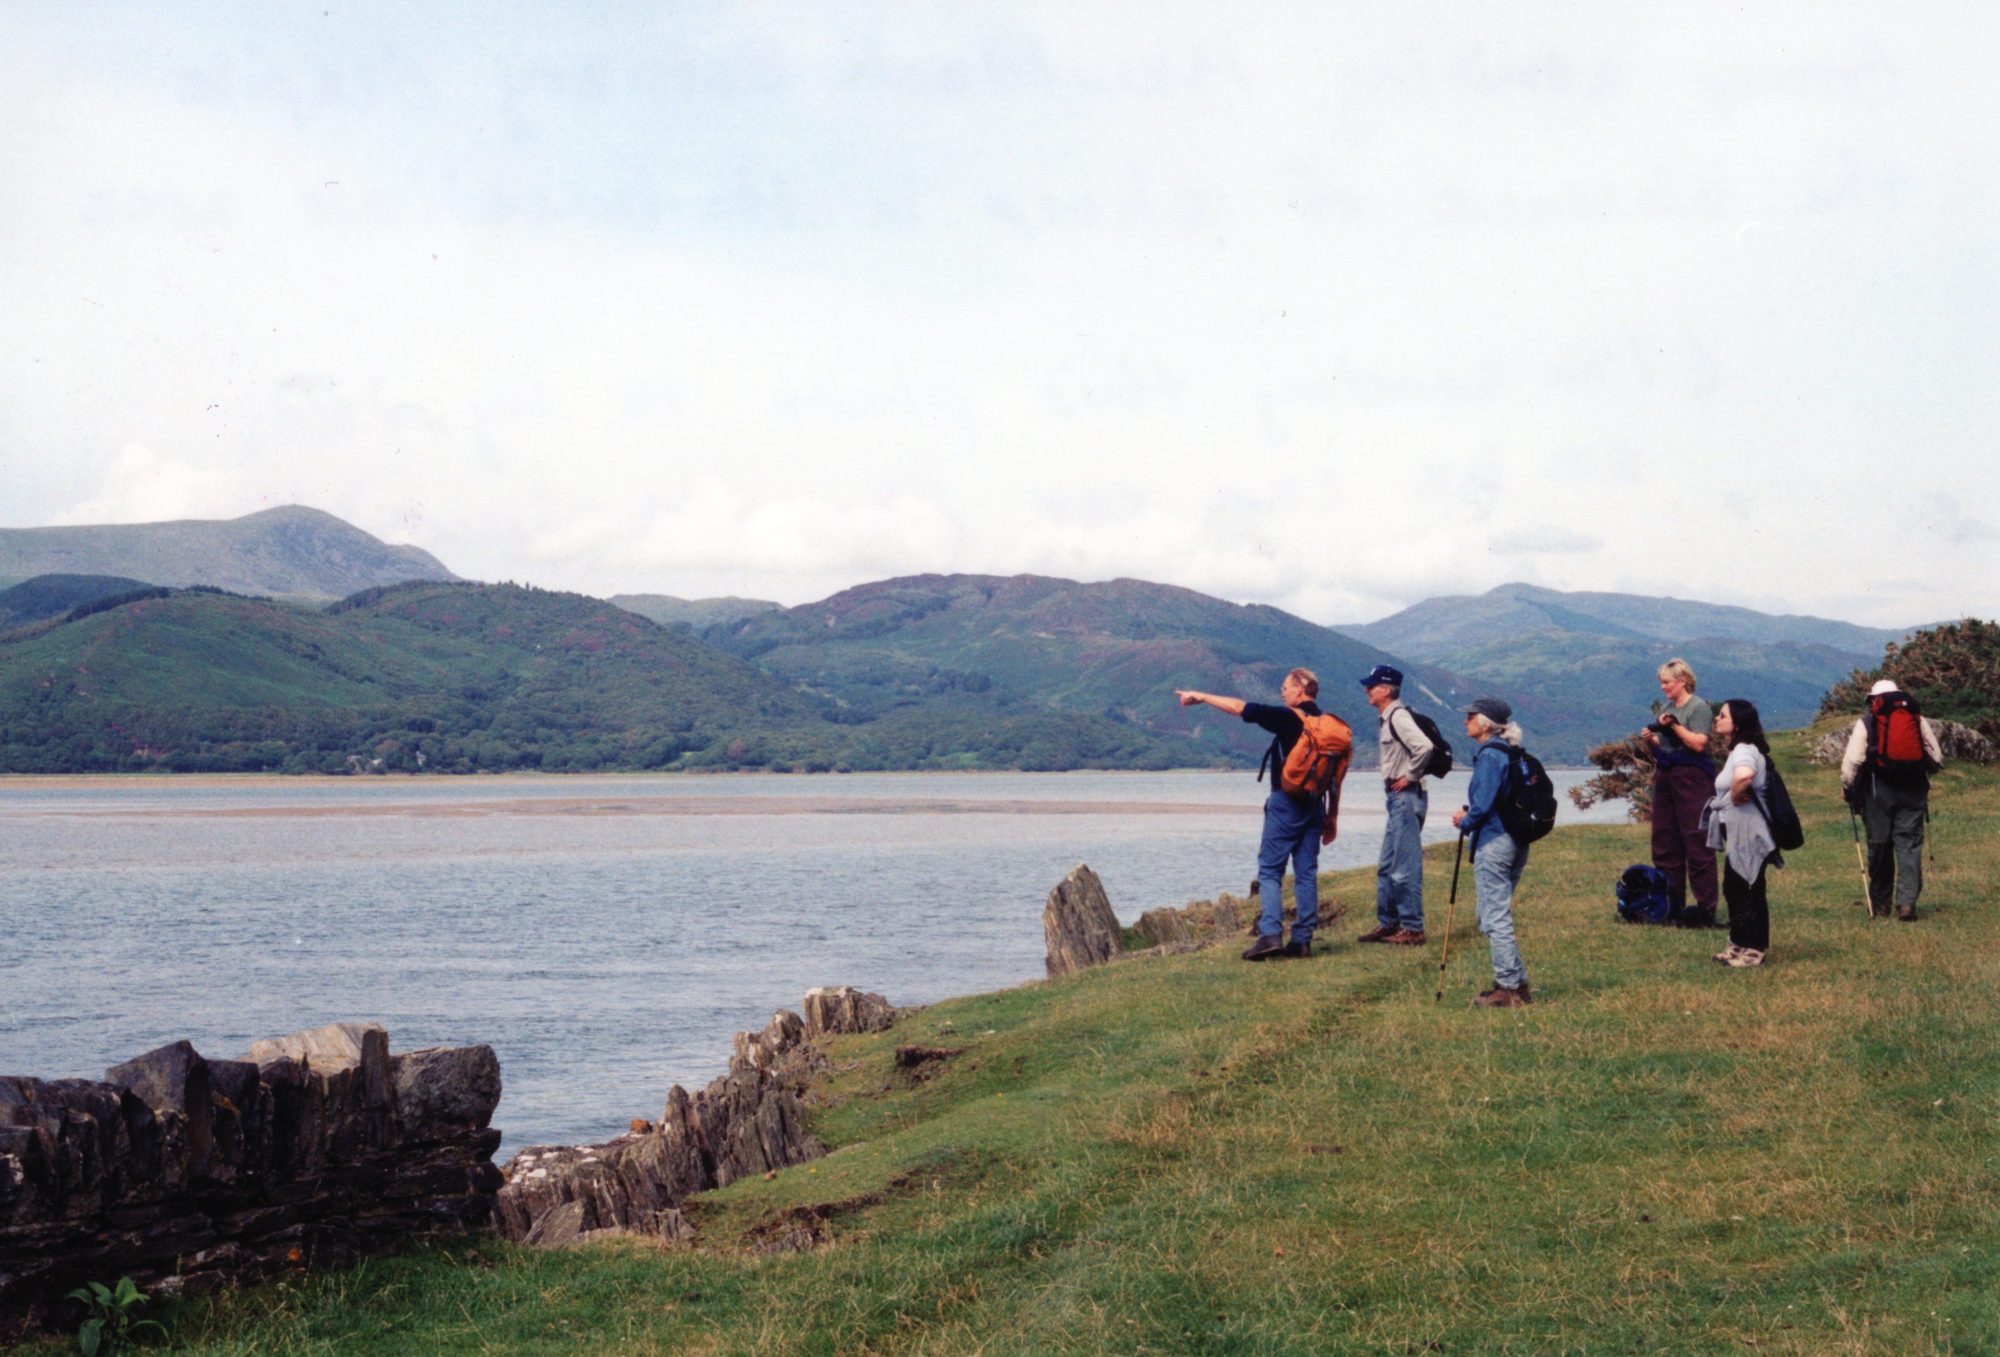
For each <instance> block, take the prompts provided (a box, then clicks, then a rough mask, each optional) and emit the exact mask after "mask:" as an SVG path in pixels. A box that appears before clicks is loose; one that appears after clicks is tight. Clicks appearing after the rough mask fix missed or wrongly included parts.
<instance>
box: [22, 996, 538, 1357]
mask: <svg viewBox="0 0 2000 1357" xmlns="http://www.w3.org/2000/svg"><path fill="white" fill-rule="evenodd" d="M499 1099H500V1065H499V1061H498V1060H497V1059H496V1058H495V1057H494V1054H493V1050H492V1048H491V1047H488V1046H468V1047H460V1048H453V1049H433V1050H423V1051H411V1052H407V1053H405V1054H403V1055H400V1056H392V1055H391V1054H390V1052H389V1038H388V1034H387V1033H386V1032H384V1031H383V1030H382V1029H381V1028H380V1027H376V1026H373V1025H369V1024H355V1023H344V1024H340V1025H339V1026H336V1027H327V1028H321V1029H319V1030H317V1031H314V1032H304V1033H299V1034H298V1035H296V1036H292V1037H285V1038H280V1039H278V1040H276V1041H271V1042H258V1043H257V1044H256V1045H255V1046H253V1047H252V1048H251V1051H250V1054H249V1057H248V1058H246V1059H244V1060H209V1059H207V1058H205V1057H203V1056H202V1055H201V1054H200V1053H199V1052H198V1051H196V1050H195V1048H194V1047H193V1046H192V1045H191V1044H189V1043H188V1042H185V1041H179V1042H175V1043H173V1044H172V1045H170V1046H162V1047H160V1048H159V1049H158V1050H154V1051H149V1052H147V1053H146V1054H145V1055H142V1056H139V1057H138V1058H136V1059H133V1060H128V1061H126V1062H125V1063H123V1064H121V1065H114V1066H113V1067H112V1068H110V1069H109V1070H107V1071H105V1078H104V1081H103V1082H101V1083H100V1082H93V1081H90V1080H81V1079H55V1080H44V1079H30V1078H0V1339H4V1338H6V1337H9V1336H12V1335H15V1334H18V1333H19V1332H21V1331H22V1330H23V1329H24V1328H25V1327H27V1326H28V1325H30V1324H33V1323H36V1322H39V1321H43V1320H46V1319H49V1318H51V1317H53V1316H54V1315H55V1314H56V1312H57V1310H58V1308H59V1306H60V1301H59V1298H60V1297H62V1296H63V1295H64V1294H65V1293H66V1292H68V1291H69V1290H71V1289H72V1288H74V1287H76V1286H77V1285H79V1284H81V1283H83V1282H86V1281H108V1280H110V1279H113V1278H116V1277H120V1276H130V1277H131V1278H132V1279H133V1280H134V1281H136V1282H138V1283H139V1284H140V1285H141V1286H142V1287H143V1288H146V1289H148V1290H151V1291H154V1292H156V1293H162V1294H170V1295H171V1294H181V1293H185V1292H190V1291H195V1290H202V1289H207V1288H210V1287H213V1286H217V1285H220V1284H222V1283H225V1282H230V1281H235V1280H239V1279H242V1278H247V1277H251V1276H255V1275H259V1274H261V1273H264V1272H268V1271H271V1270H273V1269H278V1268H284V1267H290V1266H344V1265H347V1264H350V1263H352V1262H354V1261H355V1260H357V1259H358V1258H360V1257H362V1256H364V1255H367V1254H371V1253H379V1252H386V1251H388V1250H390V1249H393V1248H395V1247H397V1246H398V1245H400V1244H401V1243H402V1242H403V1241H405V1240H407V1239H410V1238H413V1237H418V1236H425V1235H432V1234H437V1233H440V1232H455V1231H461V1230H466V1229H472V1228H478V1227H483V1226H484V1225H485V1224H486V1223H487V1221H488V1220H489V1218H490V1217H491V1215H492V1211H493V1202H494V1193H495V1192H496V1190H497V1189H498V1188H499V1186H500V1174H499V1171H498V1170H497V1169H496V1168H494V1166H493V1164H492V1158H493V1151H494V1150H495V1149H497V1148H498V1147H499V1143H500V1133H499V1132H498V1131H496V1130H492V1129H489V1126H488V1123H489V1122H490V1120H491V1119H492V1116H493V1109H494V1107H495V1106H496V1105H497V1104H498V1102H499Z"/></svg>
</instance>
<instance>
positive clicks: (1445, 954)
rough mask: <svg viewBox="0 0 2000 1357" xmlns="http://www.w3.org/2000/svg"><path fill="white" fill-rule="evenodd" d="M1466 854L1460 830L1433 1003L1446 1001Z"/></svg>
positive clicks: (1452, 860)
mask: <svg viewBox="0 0 2000 1357" xmlns="http://www.w3.org/2000/svg"><path fill="white" fill-rule="evenodd" d="M1464 856H1465V831H1464V830H1462V829H1461V830H1459V831H1458V852H1456V853H1455V854H1453V855H1452V859H1451V898H1450V899H1449V900H1447V901H1446V902H1445V906H1444V950H1443V951H1442V952H1441V953H1440V954H1439V956H1438V992H1437V998H1436V999H1434V1000H1432V1002H1433V1003H1439V1004H1441V1003H1443V1002H1444V967H1445V963H1446V962H1448V961H1450V960H1451V916H1452V913H1453V911H1454V910H1456V909H1457V908H1458V864H1459V860H1460V859H1461V858H1463V857H1464Z"/></svg>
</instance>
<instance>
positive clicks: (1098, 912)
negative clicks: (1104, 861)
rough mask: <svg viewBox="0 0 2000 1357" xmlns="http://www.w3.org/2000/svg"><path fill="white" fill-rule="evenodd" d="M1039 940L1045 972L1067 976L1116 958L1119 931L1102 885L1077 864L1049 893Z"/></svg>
mask: <svg viewBox="0 0 2000 1357" xmlns="http://www.w3.org/2000/svg"><path fill="white" fill-rule="evenodd" d="M1042 936H1043V938H1044V939H1045V940H1046V942H1047V944H1048V962H1047V964H1048V972H1049V974H1050V975H1051V976H1057V975H1071V974H1074V973H1075V972H1077V971H1081V970H1084V969H1086V968H1088V967H1091V966H1101V965H1103V964H1104V963H1105V962H1107V961H1109V960H1111V958H1113V957H1115V956H1117V955H1118V951H1119V948H1120V946H1121V945H1122V942H1121V930H1120V929H1119V927H1118V916H1117V915H1115V914H1113V913H1112V912H1111V901H1110V900H1109V899H1108V898H1106V896H1105V894H1104V883H1103V882H1102V881H1099V880H1098V879H1097V873H1096V872H1093V871H1091V870H1090V868H1089V867H1087V866H1084V865H1081V864H1079V865H1078V866H1077V868H1076V869H1075V870H1074V871H1072V872H1071V873H1070V874H1069V875H1068V876H1066V877H1064V878H1063V879H1062V880H1061V881H1060V882H1058V883H1057V885H1056V888H1055V889H1054V890H1052V891H1050V892H1049V900H1048V903H1047V904H1046V905H1044V906H1043V907H1042Z"/></svg>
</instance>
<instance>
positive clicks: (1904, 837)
mask: <svg viewBox="0 0 2000 1357" xmlns="http://www.w3.org/2000/svg"><path fill="white" fill-rule="evenodd" d="M1930 803H1931V793H1930V788H1929V787H1927V786H1918V787H1898V786H1896V785H1894V784H1893V783H1889V782H1884V781H1882V779H1880V778H1877V779H1875V783H1874V785H1873V786H1872V787H1870V788H1869V789H1868V800H1867V801H1865V802H1864V803H1863V804H1862V807H1861V823H1862V825H1863V826H1864V827H1865V828H1866V829H1867V830H1868V899H1869V902H1870V905H1871V907H1872V908H1873V909H1874V911H1875V913H1877V914H1887V913H1888V912H1889V907H1890V902H1891V900H1892V899H1893V901H1894V903H1895V907H1896V908H1897V909H1915V908H1916V907H1917V896H1918V895H1919V894H1921V893H1922V891H1923V889H1924V812H1925V811H1926V810H1927V809H1929V807H1930Z"/></svg>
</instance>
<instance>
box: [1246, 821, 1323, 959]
mask: <svg viewBox="0 0 2000 1357" xmlns="http://www.w3.org/2000/svg"><path fill="white" fill-rule="evenodd" d="M1320 823H1321V817H1320V805H1319V802H1318V801H1317V800H1313V801H1306V802H1300V801H1295V800H1293V799H1292V798H1291V797H1289V796H1287V795H1286V794H1285V793H1283V792H1275V791H1274V792H1272V793H1271V795H1270V796H1269V797H1268V798H1267V799H1266V800H1265V802H1264V840H1263V842H1262V843H1260V844H1258V845H1257V898H1258V899H1259V900H1261V901H1262V902H1263V905H1264V912H1263V914H1262V915H1260V916H1259V917H1258V920H1257V932H1258V933H1259V934H1261V935H1262V936H1264V937H1267V938H1269V937H1277V936H1279V935H1280V934H1282V933H1283V932H1284V931H1285V897H1284V895H1283V891H1284V888H1285V864H1286V863H1287V862H1290V863H1291V865H1292V876H1293V881H1292V898H1293V900H1294V901H1295V902H1296V903H1297V904H1298V917H1297V918H1296V919H1294V920H1293V921H1292V941H1293V942H1309V941H1311V940H1312V935H1313V930H1314V929H1316V928H1318V927H1319V830H1320Z"/></svg>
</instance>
